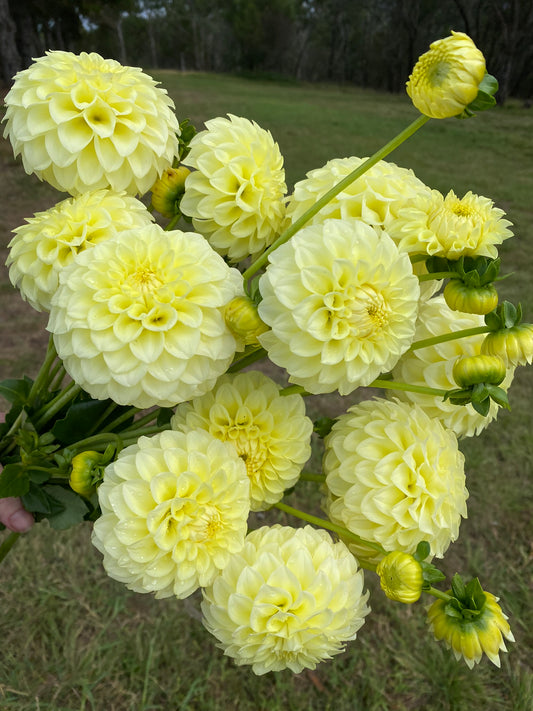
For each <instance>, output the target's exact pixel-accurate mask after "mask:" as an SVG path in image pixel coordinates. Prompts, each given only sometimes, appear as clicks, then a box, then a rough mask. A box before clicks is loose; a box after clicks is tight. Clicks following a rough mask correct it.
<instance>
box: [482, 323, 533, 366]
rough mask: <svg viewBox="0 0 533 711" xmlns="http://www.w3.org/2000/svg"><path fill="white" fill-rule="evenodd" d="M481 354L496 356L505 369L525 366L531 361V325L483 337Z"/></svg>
mask: <svg viewBox="0 0 533 711" xmlns="http://www.w3.org/2000/svg"><path fill="white" fill-rule="evenodd" d="M481 352H482V353H484V354H487V355H497V356H500V358H501V359H502V360H503V361H504V363H505V364H506V366H507V367H512V366H516V365H526V363H531V361H532V360H533V324H530V323H521V324H519V325H518V326H512V327H511V328H502V329H500V330H498V331H492V332H491V333H488V334H487V335H486V336H485V339H484V340H483V343H482V344H481Z"/></svg>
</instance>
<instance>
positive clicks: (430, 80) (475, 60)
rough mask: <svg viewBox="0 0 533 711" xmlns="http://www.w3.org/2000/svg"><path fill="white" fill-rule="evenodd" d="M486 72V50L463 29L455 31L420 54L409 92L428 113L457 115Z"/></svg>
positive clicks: (468, 101) (422, 111)
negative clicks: (462, 30) (476, 43)
mask: <svg viewBox="0 0 533 711" xmlns="http://www.w3.org/2000/svg"><path fill="white" fill-rule="evenodd" d="M484 76H485V57H484V56H483V53H482V52H481V51H480V50H479V49H478V48H477V47H476V45H475V44H474V42H473V41H472V40H471V39H470V37H469V36H468V35H465V34H464V32H452V34H451V35H450V36H449V37H445V38H444V39H440V40H437V41H436V42H432V43H431V44H430V46H429V50H428V51H427V52H426V53H425V54H423V55H422V56H421V57H419V59H418V61H417V63H416V64H415V66H414V69H413V73H412V74H411V75H410V77H409V81H408V82H407V93H408V95H409V96H410V97H411V101H412V102H413V104H414V105H415V106H416V108H417V109H418V110H419V111H420V113H422V114H424V115H425V116H429V117H430V118H438V119H441V118H448V117H450V116H458V115H459V114H462V113H463V111H464V109H465V108H466V107H467V106H468V104H470V103H472V101H474V99H475V98H476V96H477V94H478V91H479V85H480V84H481V82H482V80H483V77H484Z"/></svg>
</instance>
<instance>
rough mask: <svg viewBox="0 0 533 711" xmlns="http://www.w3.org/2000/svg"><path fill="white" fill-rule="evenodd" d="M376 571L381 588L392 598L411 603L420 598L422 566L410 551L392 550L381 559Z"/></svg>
mask: <svg viewBox="0 0 533 711" xmlns="http://www.w3.org/2000/svg"><path fill="white" fill-rule="evenodd" d="M376 573H377V574H378V575H379V583H380V585H381V589H382V590H383V592H384V593H385V595H386V596H387V597H388V598H390V599H391V600H396V601H397V602H404V603H406V604H411V603H413V602H416V601H417V600H418V599H419V598H420V595H421V594H422V585H423V582H424V577H423V574H422V566H421V565H420V563H419V562H418V561H417V560H416V558H413V556H412V555H410V554H409V553H403V552H402V551H392V552H391V553H389V554H388V555H386V556H385V557H384V558H382V559H381V560H380V561H379V563H378V565H377V568H376Z"/></svg>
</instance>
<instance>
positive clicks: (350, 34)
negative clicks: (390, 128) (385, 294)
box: [0, 0, 533, 103]
mask: <svg viewBox="0 0 533 711" xmlns="http://www.w3.org/2000/svg"><path fill="white" fill-rule="evenodd" d="M450 30H456V31H462V32H466V33H467V34H468V35H470V36H471V37H472V39H473V40H474V41H475V42H476V44H477V45H478V47H480V49H481V50H482V51H483V52H484V54H485V57H486V59H487V66H488V69H489V71H490V72H491V73H492V74H494V75H495V76H497V77H498V79H499V81H500V92H499V95H498V99H499V102H500V103H502V102H503V101H505V100H506V99H507V98H508V97H509V96H516V97H520V98H523V99H524V100H526V101H527V100H529V99H531V96H532V94H533V72H532V70H531V67H532V66H533V62H532V60H533V43H532V42H531V37H532V36H533V3H532V2H531V0H439V1H438V2H435V0H268V1H265V0H46V2H43V1H42V0H0V54H1V59H2V78H3V80H4V82H9V81H10V79H11V77H12V76H13V75H14V74H15V72H17V71H18V70H19V69H23V68H25V67H26V66H28V64H29V63H30V61H31V58H32V57H38V56H41V55H42V54H44V52H45V51H46V50H47V49H64V50H69V51H73V52H79V51H82V50H84V51H87V52H89V51H94V52H98V53H99V54H102V55H103V56H105V57H108V58H109V57H111V58H114V59H117V60H118V61H120V62H121V63H122V64H133V65H136V66H137V65H139V66H142V67H150V68H152V69H153V68H167V69H179V70H181V71H191V70H193V71H210V72H231V73H235V72H238V73H241V74H245V75H246V74H250V75H258V76H263V77H265V76H267V77H271V78H285V79H290V78H296V79H302V80H308V81H327V82H329V81H333V82H336V83H339V82H341V83H349V84H353V85H356V86H360V87H371V88H374V89H383V90H386V91H393V92H396V91H400V90H402V89H403V87H404V85H405V79H406V77H407V76H408V74H409V72H410V70H411V68H412V66H413V64H414V62H415V60H416V58H417V57H418V55H419V54H420V53H421V52H422V51H425V49H426V48H427V45H428V44H429V43H430V42H431V41H433V40H435V39H437V38H440V37H443V36H445V35H447V34H449V32H450Z"/></svg>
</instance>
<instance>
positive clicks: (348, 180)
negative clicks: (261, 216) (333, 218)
mask: <svg viewBox="0 0 533 711" xmlns="http://www.w3.org/2000/svg"><path fill="white" fill-rule="evenodd" d="M428 120H429V118H428V116H419V117H418V118H417V119H415V120H414V121H413V122H412V123H411V124H409V126H407V128H405V129H404V130H403V131H401V133H399V134H398V135H397V136H395V137H394V138H393V139H392V140H391V141H389V142H388V143H387V144H386V145H384V146H383V147H382V148H380V149H379V151H376V153H374V154H373V155H372V156H370V158H367V159H366V161H365V162H364V163H362V164H361V165H360V166H359V167H358V168H356V169H355V170H352V172H351V173H349V175H347V176H346V177H345V178H343V179H342V180H341V181H339V182H338V183H337V185H335V186H334V187H332V188H331V190H328V192H327V193H325V194H324V195H322V197H321V198H319V199H318V200H317V201H316V202H315V204H314V205H313V206H312V207H310V208H309V210H306V211H305V212H304V214H303V215H302V216H301V217H299V218H298V219H297V220H296V221H295V222H293V223H292V225H290V226H289V227H288V228H287V229H286V230H285V231H284V232H282V233H281V234H280V236H279V237H278V238H277V239H276V240H275V241H274V242H273V244H271V245H270V247H269V248H268V249H267V250H266V251H265V252H263V254H262V255H261V256H260V257H259V258H258V259H256V260H255V262H253V263H252V264H251V265H250V266H249V267H248V269H247V270H246V271H245V272H244V274H243V275H242V276H243V279H244V281H246V280H247V279H250V277H252V276H253V275H254V274H255V273H256V272H258V271H259V269H261V267H263V266H264V265H265V264H266V263H267V261H268V258H269V256H270V255H271V254H272V252H274V251H275V250H276V249H277V248H278V247H279V246H281V245H282V244H284V243H285V242H287V241H288V240H289V239H290V238H291V237H292V236H293V235H295V234H296V232H298V230H300V229H301V228H302V227H303V226H304V225H305V224H306V223H307V222H309V220H310V219H311V218H313V217H314V216H315V215H316V214H317V212H320V210H321V209H322V208H323V207H325V205H327V204H328V202H330V201H331V200H333V198H334V197H336V196H337V195H338V194H339V193H340V192H342V191H343V190H344V189H345V188H347V187H348V185H351V184H352V183H353V182H354V181H355V180H357V178H360V177H361V176H362V175H364V173H366V171H367V170H368V169H369V168H371V167H372V166H373V165H375V164H376V163H378V162H379V161H380V160H382V159H383V158H385V157H386V156H388V155H389V153H392V151H393V150H394V149H395V148H398V146H400V145H401V144H402V143H403V142H404V141H405V140H407V139H408V138H409V137H410V136H412V135H413V133H416V131H418V129H419V128H421V127H422V126H423V125H424V124H425V123H426V122H427V121H428Z"/></svg>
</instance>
